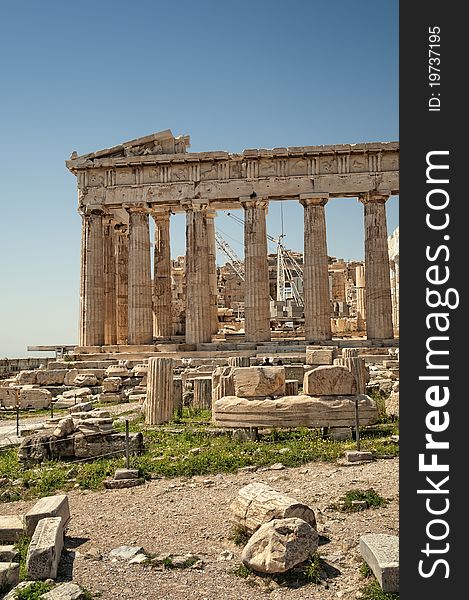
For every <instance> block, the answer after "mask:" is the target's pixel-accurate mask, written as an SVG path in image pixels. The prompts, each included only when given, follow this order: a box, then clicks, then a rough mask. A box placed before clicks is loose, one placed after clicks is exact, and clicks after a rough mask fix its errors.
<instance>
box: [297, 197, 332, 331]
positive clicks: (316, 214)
mask: <svg viewBox="0 0 469 600" xmlns="http://www.w3.org/2000/svg"><path fill="white" fill-rule="evenodd" d="M327 201H328V197H327V196H324V195H317V196H316V195H301V196H300V202H301V204H302V205H303V206H304V258H303V288H304V314H305V339H306V340H315V341H324V340H330V339H332V330H331V303H330V294H329V274H328V259H327V240H326V215H325V210H324V207H325V205H326V203H327Z"/></svg>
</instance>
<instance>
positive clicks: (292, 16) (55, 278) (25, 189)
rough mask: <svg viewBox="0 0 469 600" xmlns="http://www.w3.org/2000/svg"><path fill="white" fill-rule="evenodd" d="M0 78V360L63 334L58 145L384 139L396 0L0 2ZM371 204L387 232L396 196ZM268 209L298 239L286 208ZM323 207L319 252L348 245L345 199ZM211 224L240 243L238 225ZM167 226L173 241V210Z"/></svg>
mask: <svg viewBox="0 0 469 600" xmlns="http://www.w3.org/2000/svg"><path fill="white" fill-rule="evenodd" d="M0 78H1V79H0V82H1V86H0V102H1V105H0V107H1V111H0V139H1V144H0V202H1V213H0V214H1V223H2V235H1V236H0V251H1V255H0V256H1V258H0V278H1V282H2V285H1V288H2V293H1V294H0V358H2V357H5V356H8V357H10V358H13V357H19V356H27V355H28V353H27V352H26V347H27V346H28V345H33V344H56V343H71V344H73V343H76V341H77V329H78V325H77V324H78V283H79V281H78V280H79V251H80V234H81V229H80V218H79V216H78V214H77V211H76V207H77V194H76V187H75V178H74V177H73V176H72V175H71V174H70V173H69V172H68V171H67V170H66V168H65V165H64V161H65V160H66V159H68V157H69V156H70V153H71V152H72V151H73V150H76V151H77V152H78V153H79V154H83V153H85V152H91V151H93V150H96V149H100V148H106V147H109V146H112V145H114V144H118V143H120V142H122V141H125V140H128V139H132V138H135V137H139V136H143V135H146V134H148V133H152V132H155V131H160V130H163V129H171V130H172V131H173V133H174V134H175V135H179V134H189V135H190V136H191V143H192V146H191V151H194V152H197V151H208V150H228V151H232V152H239V151H242V150H243V149H244V148H257V147H263V148H270V147H275V146H299V145H314V144H335V143H359V142H366V141H388V140H398V139H399V138H398V136H399V131H398V1H397V0H387V1H386V2H376V1H372V0H356V1H355V2H350V1H348V0H336V1H335V2H320V1H319V0H297V1H294V0H293V1H290V2H287V1H276V0H258V1H257V2H253V1H252V0H251V1H250V2H249V1H246V0H238V1H237V2H235V3H233V2H227V1H222V0H218V1H216V0H199V1H197V2H194V1H193V0H192V1H191V0H180V1H179V2H177V3H169V2H162V1H160V0H153V1H149V0H135V1H134V2H132V3H129V2H128V1H126V2H124V1H122V0H101V1H100V2H91V1H90V0H82V1H81V2H80V3H70V2H63V1H60V2H59V1H57V0H44V1H42V2H36V1H33V0H30V1H18V2H15V3H2V4H1V5H0ZM387 208H388V211H387V212H388V229H389V231H390V232H391V231H392V230H393V229H394V228H395V227H396V226H397V224H398V198H391V199H390V200H389V202H388V205H387ZM283 209H284V224H285V233H286V235H287V237H286V238H285V243H286V245H287V246H289V247H291V248H293V249H296V250H301V249H302V209H301V207H299V206H295V203H292V202H288V203H287V202H285V203H283ZM326 218H327V227H328V250H329V254H330V255H333V256H337V257H343V258H346V259H361V258H363V211H362V207H361V205H359V204H358V202H357V201H356V200H354V199H347V200H341V199H335V200H333V201H331V202H329V204H328V205H327V211H326ZM216 224H217V226H218V227H219V228H220V230H222V231H223V232H225V233H226V234H228V235H229V236H230V237H229V238H228V237H227V238H226V239H227V241H228V242H229V243H230V244H232V246H233V248H234V249H235V250H236V251H237V252H238V253H239V254H241V253H242V244H241V242H242V228H241V227H240V226H239V225H238V224H237V223H236V222H234V221H232V220H230V219H229V217H226V216H223V215H221V216H220V217H219V218H217V221H216ZM268 229H269V233H270V234H271V235H274V236H276V235H278V233H279V232H280V207H279V203H275V204H273V205H272V206H271V209H270V211H269V217H268ZM171 233H172V252H173V255H174V256H177V255H180V254H183V253H184V221H183V218H182V217H176V218H174V220H173V223H172V232H171ZM219 261H221V262H224V261H225V258H224V256H223V255H221V256H220V257H219Z"/></svg>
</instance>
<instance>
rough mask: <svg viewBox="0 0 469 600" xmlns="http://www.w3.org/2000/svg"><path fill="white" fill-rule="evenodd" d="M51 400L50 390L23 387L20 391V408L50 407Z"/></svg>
mask: <svg viewBox="0 0 469 600" xmlns="http://www.w3.org/2000/svg"><path fill="white" fill-rule="evenodd" d="M51 402H52V394H51V393H50V392H49V390H43V389H40V388H33V389H26V388H23V389H22V390H21V392H20V401H19V406H20V408H36V409H40V408H49V406H50V405H51Z"/></svg>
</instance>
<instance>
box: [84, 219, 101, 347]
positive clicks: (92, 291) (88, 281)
mask: <svg viewBox="0 0 469 600" xmlns="http://www.w3.org/2000/svg"><path fill="white" fill-rule="evenodd" d="M82 217H83V227H82V246H81V249H82V255H81V282H80V338H79V339H80V346H102V345H103V344H104V268H103V266H104V263H103V211H102V210H101V209H100V208H96V209H88V210H87V211H86V213H84V214H83V215H82Z"/></svg>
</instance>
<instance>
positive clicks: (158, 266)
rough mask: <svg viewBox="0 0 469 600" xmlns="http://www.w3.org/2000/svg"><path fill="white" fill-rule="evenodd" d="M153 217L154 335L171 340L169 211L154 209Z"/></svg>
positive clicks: (166, 209)
mask: <svg viewBox="0 0 469 600" xmlns="http://www.w3.org/2000/svg"><path fill="white" fill-rule="evenodd" d="M151 215H152V217H153V220H154V222H155V245H154V261H153V263H154V265H153V269H154V271H153V309H154V313H155V321H154V324H155V327H154V333H155V336H156V337H157V338H169V337H171V335H172V334H173V315H172V304H173V303H172V291H171V246H170V238H169V219H170V215H169V209H168V208H154V209H152V211H151Z"/></svg>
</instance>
